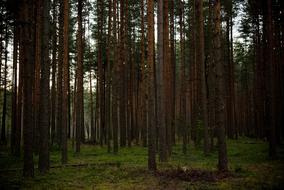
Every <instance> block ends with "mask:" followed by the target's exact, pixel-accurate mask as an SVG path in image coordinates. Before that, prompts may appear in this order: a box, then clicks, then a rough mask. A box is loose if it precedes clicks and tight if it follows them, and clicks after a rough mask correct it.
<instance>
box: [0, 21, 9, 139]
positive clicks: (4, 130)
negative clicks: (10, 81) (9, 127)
mask: <svg viewBox="0 0 284 190" xmlns="http://www.w3.org/2000/svg"><path fill="white" fill-rule="evenodd" d="M5 30H6V32H5V56H4V62H5V63H4V82H3V83H4V93H3V108H2V126H1V142H2V144H5V145H6V144H7V138H6V115H7V114H6V113H7V74H8V73H7V62H8V42H9V37H8V23H6V29H5ZM1 61H2V60H1ZM0 76H1V75H0Z"/></svg>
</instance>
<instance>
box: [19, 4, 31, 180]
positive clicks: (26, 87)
mask: <svg viewBox="0 0 284 190" xmlns="http://www.w3.org/2000/svg"><path fill="white" fill-rule="evenodd" d="M19 6H20V21H21V22H22V23H24V24H23V25H22V26H21V42H20V46H22V47H21V50H20V51H22V54H20V55H22V56H23V59H22V60H21V61H23V62H21V64H23V65H24V68H23V71H24V72H23V79H24V84H23V130H24V131H23V133H24V171H23V175H24V176H25V177H33V176H34V162H33V109H32V106H31V105H32V86H31V84H32V83H33V76H32V73H33V68H34V59H33V50H34V48H33V47H34V44H33V42H34V40H33V34H34V32H33V24H32V23H31V21H32V18H33V8H34V3H31V2H30V1H28V0H23V1H21V2H20V5H19Z"/></svg>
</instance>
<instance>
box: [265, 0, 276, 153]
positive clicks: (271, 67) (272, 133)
mask: <svg viewBox="0 0 284 190" xmlns="http://www.w3.org/2000/svg"><path fill="white" fill-rule="evenodd" d="M266 3H267V4H266V6H267V7H266V8H267V17H266V19H267V20H266V22H267V24H266V27H267V29H266V30H267V51H268V58H267V61H268V62H267V68H268V69H267V70H268V71H267V80H268V85H269V86H268V97H267V102H268V103H267V104H268V107H269V108H268V110H269V111H268V113H267V114H268V117H269V119H268V121H269V156H270V157H271V158H275V157H276V155H277V154H276V118H275V115H276V113H275V109H276V105H275V90H276V89H275V76H274V75H275V58H274V53H273V49H274V36H273V33H274V30H273V29H274V28H273V20H272V0H267V1H266Z"/></svg>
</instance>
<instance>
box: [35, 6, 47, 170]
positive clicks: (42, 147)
mask: <svg viewBox="0 0 284 190" xmlns="http://www.w3.org/2000/svg"><path fill="white" fill-rule="evenodd" d="M49 9H50V8H49V0H43V8H42V10H43V19H42V20H43V22H42V27H41V29H42V31H41V34H42V37H41V40H42V42H43V43H41V53H42V56H41V78H40V99H39V110H40V112H39V126H40V127H39V163H38V169H39V171H40V173H46V172H47V171H48V170H49V104H50V101H49V82H50V80H49V77H50V60H49Z"/></svg>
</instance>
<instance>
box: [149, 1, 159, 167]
mask: <svg viewBox="0 0 284 190" xmlns="http://www.w3.org/2000/svg"><path fill="white" fill-rule="evenodd" d="M160 8H161V7H160ZM147 21H148V22H147V23H148V26H147V30H148V36H147V42H148V55H147V66H148V68H147V69H148V74H149V76H148V80H147V86H148V93H149V94H148V102H149V104H148V118H149V124H148V168H149V170H152V171H154V170H156V169H157V166H156V144H155V142H156V140H155V137H156V131H155V124H156V121H155V107H154V104H155V102H154V100H155V99H154V98H155V92H154V0H147Z"/></svg>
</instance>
